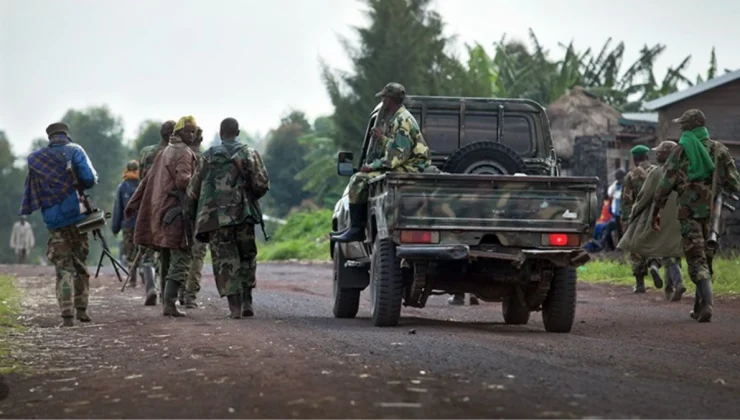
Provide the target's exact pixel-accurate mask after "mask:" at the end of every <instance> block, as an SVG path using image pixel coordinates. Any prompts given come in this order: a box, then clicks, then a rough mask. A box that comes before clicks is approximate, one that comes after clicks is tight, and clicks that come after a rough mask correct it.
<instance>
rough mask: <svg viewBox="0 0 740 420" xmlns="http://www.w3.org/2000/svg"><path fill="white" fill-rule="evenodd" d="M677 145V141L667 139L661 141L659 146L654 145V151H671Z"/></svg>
mask: <svg viewBox="0 0 740 420" xmlns="http://www.w3.org/2000/svg"><path fill="white" fill-rule="evenodd" d="M676 146H678V143H676V142H675V141H670V140H666V141H662V142H660V144H659V145H658V147H653V151H655V152H670V151H671V150H673V148H674V147H676Z"/></svg>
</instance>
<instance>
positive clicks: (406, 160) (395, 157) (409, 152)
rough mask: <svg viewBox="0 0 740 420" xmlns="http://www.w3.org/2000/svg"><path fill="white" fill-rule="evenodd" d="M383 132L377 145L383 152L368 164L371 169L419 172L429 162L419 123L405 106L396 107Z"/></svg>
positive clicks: (429, 158)
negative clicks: (381, 155)
mask: <svg viewBox="0 0 740 420" xmlns="http://www.w3.org/2000/svg"><path fill="white" fill-rule="evenodd" d="M385 134H386V135H384V136H383V137H382V138H381V139H378V145H379V146H380V147H382V148H383V150H384V151H385V152H384V155H383V157H382V158H379V159H375V160H374V161H373V162H372V163H371V164H370V167H371V168H372V169H373V170H381V171H394V172H420V171H422V170H424V168H426V167H428V166H429V165H430V164H431V160H432V159H431V152H430V151H429V147H427V143H426V141H424V137H422V135H421V130H420V129H419V124H418V123H417V122H416V119H414V116H413V115H411V113H410V112H409V111H408V110H407V109H406V107H404V106H401V107H400V108H398V111H396V113H395V114H394V115H393V117H392V118H391V120H390V123H389V124H388V131H387V132H386V133H385Z"/></svg>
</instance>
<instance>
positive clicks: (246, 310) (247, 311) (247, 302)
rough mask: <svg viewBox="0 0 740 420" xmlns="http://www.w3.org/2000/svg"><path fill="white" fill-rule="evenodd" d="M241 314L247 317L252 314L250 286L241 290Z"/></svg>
mask: <svg viewBox="0 0 740 420" xmlns="http://www.w3.org/2000/svg"><path fill="white" fill-rule="evenodd" d="M242 316H243V317H249V316H254V309H253V308H252V288H251V287H245V288H244V292H242Z"/></svg>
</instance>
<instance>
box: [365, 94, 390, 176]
mask: <svg viewBox="0 0 740 420" xmlns="http://www.w3.org/2000/svg"><path fill="white" fill-rule="evenodd" d="M384 116H385V104H381V105H380V109H378V115H377V116H376V117H375V123H374V124H373V128H372V129H370V144H369V145H368V147H367V157H366V159H365V162H366V163H368V164H369V163H372V162H373V161H374V160H375V159H377V158H379V157H380V150H379V148H378V141H377V140H376V139H375V136H373V135H372V132H373V130H375V129H376V128H378V127H384V126H385V120H383V118H384Z"/></svg>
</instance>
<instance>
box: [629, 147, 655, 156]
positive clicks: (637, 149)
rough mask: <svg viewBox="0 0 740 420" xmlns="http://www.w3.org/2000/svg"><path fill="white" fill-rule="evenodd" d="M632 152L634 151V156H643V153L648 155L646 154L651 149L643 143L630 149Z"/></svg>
mask: <svg viewBox="0 0 740 420" xmlns="http://www.w3.org/2000/svg"><path fill="white" fill-rule="evenodd" d="M630 153H632V156H642V155H646V154H648V153H650V149H648V147H647V146H643V145H641V144H639V145H637V146H635V147H633V148H632V149H631V150H630Z"/></svg>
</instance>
